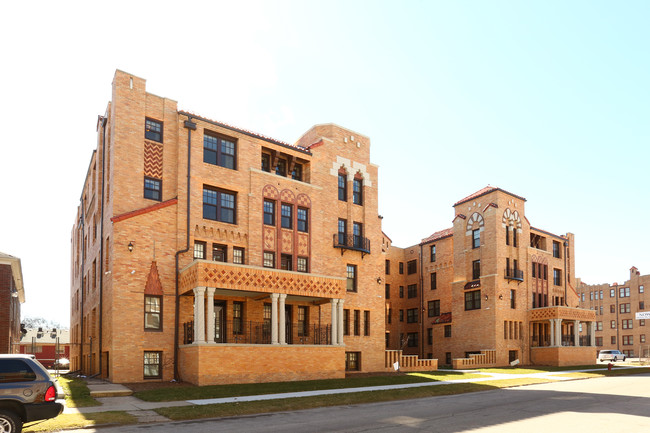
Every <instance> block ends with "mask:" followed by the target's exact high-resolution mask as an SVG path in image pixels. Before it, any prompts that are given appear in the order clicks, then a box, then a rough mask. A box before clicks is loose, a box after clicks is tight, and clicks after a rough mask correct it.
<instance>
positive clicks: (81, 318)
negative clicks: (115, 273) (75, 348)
mask: <svg viewBox="0 0 650 433" xmlns="http://www.w3.org/2000/svg"><path fill="white" fill-rule="evenodd" d="M80 199H81V275H80V276H79V278H81V311H80V316H79V325H80V327H81V332H80V333H79V334H80V335H79V338H80V340H81V341H80V342H79V369H80V370H81V371H82V372H83V370H84V367H83V366H84V292H85V291H86V288H85V287H84V272H85V269H86V242H85V241H84V230H85V226H86V215H85V212H86V211H85V209H86V204H85V203H84V199H83V191H82V192H81V197H80Z"/></svg>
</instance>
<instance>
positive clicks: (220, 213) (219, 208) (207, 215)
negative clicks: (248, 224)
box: [203, 185, 237, 225]
mask: <svg viewBox="0 0 650 433" xmlns="http://www.w3.org/2000/svg"><path fill="white" fill-rule="evenodd" d="M206 193H208V194H209V193H214V194H215V198H216V200H215V201H216V203H209V202H208V203H206ZM224 195H227V196H231V197H232V204H233V207H232V208H230V207H226V206H224V205H223V197H222V196H224ZM208 198H209V199H211V200H212V197H210V196H208ZM212 210H214V218H212ZM225 210H226V211H230V212H232V221H229V220H228V219H227V218H225V217H224V211H225ZM208 211H209V212H208ZM203 219H207V220H211V221H218V222H222V223H226V224H235V225H236V224H237V193H236V192H235V191H228V190H225V189H221V188H215V187H213V186H208V185H203Z"/></svg>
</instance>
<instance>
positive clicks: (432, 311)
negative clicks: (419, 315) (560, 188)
mask: <svg viewBox="0 0 650 433" xmlns="http://www.w3.org/2000/svg"><path fill="white" fill-rule="evenodd" d="M427 306H428V310H429V317H437V316H440V300H439V299H436V300H435V301H429V302H428V303H427Z"/></svg>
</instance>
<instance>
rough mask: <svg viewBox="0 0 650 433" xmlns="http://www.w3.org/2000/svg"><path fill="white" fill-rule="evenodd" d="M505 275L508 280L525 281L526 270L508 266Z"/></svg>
mask: <svg viewBox="0 0 650 433" xmlns="http://www.w3.org/2000/svg"><path fill="white" fill-rule="evenodd" d="M505 277H506V279H508V280H517V281H524V271H522V270H521V269H515V268H506V270H505Z"/></svg>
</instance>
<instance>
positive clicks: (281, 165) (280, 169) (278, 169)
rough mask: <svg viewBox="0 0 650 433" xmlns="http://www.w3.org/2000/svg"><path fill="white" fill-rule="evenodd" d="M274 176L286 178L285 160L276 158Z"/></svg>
mask: <svg viewBox="0 0 650 433" xmlns="http://www.w3.org/2000/svg"><path fill="white" fill-rule="evenodd" d="M275 174H277V175H278V176H282V177H287V161H286V159H282V158H278V164H277V165H276V166H275Z"/></svg>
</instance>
